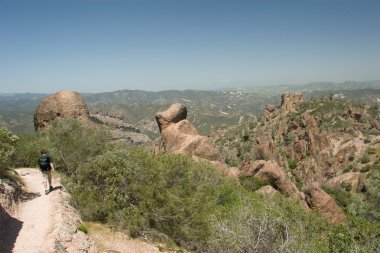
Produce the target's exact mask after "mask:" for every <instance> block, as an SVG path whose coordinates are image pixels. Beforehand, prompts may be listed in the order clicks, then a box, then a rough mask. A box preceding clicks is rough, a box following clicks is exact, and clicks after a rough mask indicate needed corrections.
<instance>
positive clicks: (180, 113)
mask: <svg viewBox="0 0 380 253" xmlns="http://www.w3.org/2000/svg"><path fill="white" fill-rule="evenodd" d="M186 117H187V109H186V107H185V106H184V105H182V104H179V103H175V104H172V105H171V106H170V107H169V109H167V110H166V111H164V112H158V113H156V121H157V124H158V127H159V129H160V132H162V130H164V129H165V128H167V127H168V126H169V125H171V124H173V123H178V122H180V121H181V120H184V119H186Z"/></svg>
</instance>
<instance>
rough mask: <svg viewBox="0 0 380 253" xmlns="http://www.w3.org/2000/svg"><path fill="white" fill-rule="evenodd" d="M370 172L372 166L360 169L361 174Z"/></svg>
mask: <svg viewBox="0 0 380 253" xmlns="http://www.w3.org/2000/svg"><path fill="white" fill-rule="evenodd" d="M370 170H371V166H369V165H367V166H365V167H363V168H361V169H360V172H361V173H366V172H368V171H370Z"/></svg>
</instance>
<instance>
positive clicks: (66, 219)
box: [43, 191, 98, 253]
mask: <svg viewBox="0 0 380 253" xmlns="http://www.w3.org/2000/svg"><path fill="white" fill-rule="evenodd" d="M69 198H70V196H69V194H68V193H66V192H65V191H56V192H55V194H54V196H52V200H51V202H52V203H56V204H55V206H54V207H53V210H54V211H53V213H52V219H53V220H54V222H53V224H54V227H53V228H52V231H51V233H50V234H49V235H48V238H47V240H46V242H45V245H44V249H43V252H78V253H79V252H83V253H84V252H87V253H95V252H98V249H97V247H96V245H95V243H94V241H93V240H92V239H91V238H90V237H88V236H87V235H86V234H85V233H83V232H82V231H80V230H78V224H81V223H82V220H81V218H80V216H79V213H78V211H77V210H75V209H74V208H73V207H72V206H71V205H70V204H69Z"/></svg>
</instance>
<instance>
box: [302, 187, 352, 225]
mask: <svg viewBox="0 0 380 253" xmlns="http://www.w3.org/2000/svg"><path fill="white" fill-rule="evenodd" d="M305 194H306V201H307V203H308V205H309V206H310V208H311V209H312V210H315V211H316V212H318V213H319V214H321V215H322V216H324V217H325V218H327V219H328V220H330V221H332V222H342V221H344V220H346V218H347V217H346V215H345V214H344V213H343V212H342V210H341V209H340V207H339V206H338V204H337V203H336V202H335V200H334V199H333V198H332V197H331V196H330V195H329V194H327V193H326V192H325V191H324V190H322V189H321V188H320V187H319V186H318V184H313V185H312V186H310V187H309V188H308V189H306V190H305Z"/></svg>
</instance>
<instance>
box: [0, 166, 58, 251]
mask: <svg viewBox="0 0 380 253" xmlns="http://www.w3.org/2000/svg"><path fill="white" fill-rule="evenodd" d="M17 172H18V173H19V175H20V176H21V178H22V179H23V181H24V183H25V189H24V190H25V192H26V193H25V194H23V196H22V202H21V204H20V206H19V209H18V212H17V213H16V214H15V216H14V217H12V219H9V221H8V223H7V224H5V226H4V227H6V229H7V230H8V233H6V234H5V235H4V236H5V238H2V239H3V243H5V244H6V245H5V246H4V247H3V250H4V251H3V250H2V251H1V252H4V253H8V252H15V253H25V252H28V253H34V252H35V253H39V252H41V248H42V246H43V245H44V242H45V240H46V238H47V235H48V232H49V228H50V227H51V224H50V221H51V220H52V219H51V204H52V203H51V201H50V200H51V197H52V195H53V194H54V191H53V192H51V193H50V194H49V195H45V192H44V187H43V184H42V175H41V172H40V171H39V170H38V169H30V168H23V169H17ZM53 186H54V182H53ZM7 236H8V238H7Z"/></svg>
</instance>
